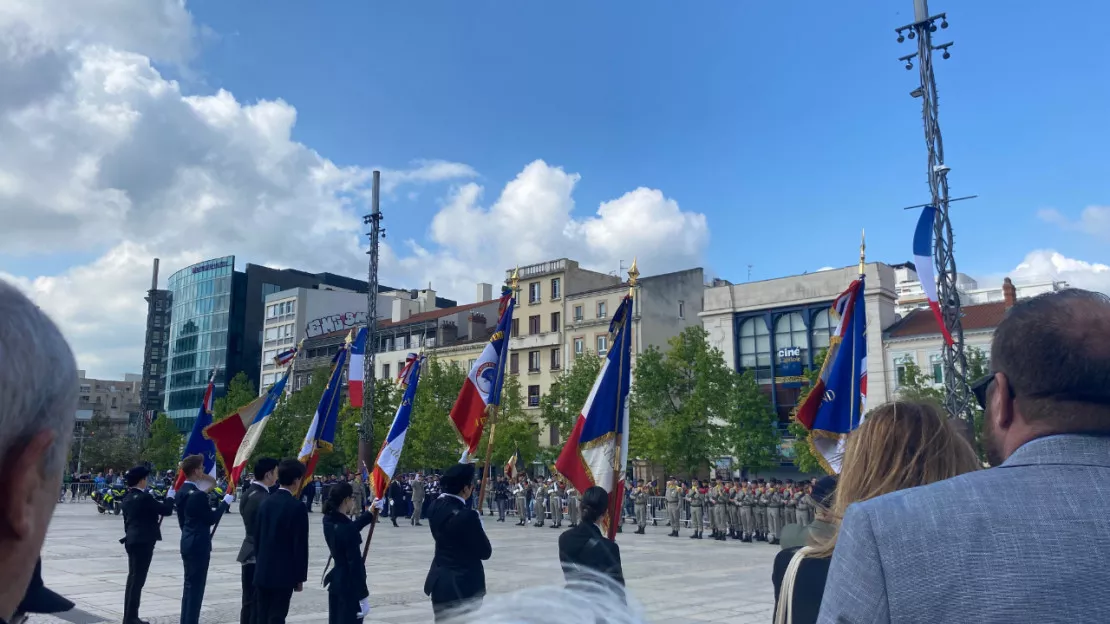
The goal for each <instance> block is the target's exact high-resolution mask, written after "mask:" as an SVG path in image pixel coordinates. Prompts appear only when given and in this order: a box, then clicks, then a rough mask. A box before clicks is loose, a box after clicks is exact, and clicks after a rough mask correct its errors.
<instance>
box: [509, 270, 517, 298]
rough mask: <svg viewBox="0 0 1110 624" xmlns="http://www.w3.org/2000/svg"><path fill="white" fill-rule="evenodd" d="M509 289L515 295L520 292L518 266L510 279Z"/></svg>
mask: <svg viewBox="0 0 1110 624" xmlns="http://www.w3.org/2000/svg"><path fill="white" fill-rule="evenodd" d="M509 288H510V289H512V291H513V294H514V295H515V294H516V293H518V292H520V266H519V265H518V266H517V267H516V268H515V269H513V275H512V277H510V278H509Z"/></svg>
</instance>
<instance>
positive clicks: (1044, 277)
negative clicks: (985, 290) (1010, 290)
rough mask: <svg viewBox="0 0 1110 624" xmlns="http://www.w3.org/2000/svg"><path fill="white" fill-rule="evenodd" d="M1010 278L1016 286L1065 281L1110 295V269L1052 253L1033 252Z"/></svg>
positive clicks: (1045, 250)
mask: <svg viewBox="0 0 1110 624" xmlns="http://www.w3.org/2000/svg"><path fill="white" fill-rule="evenodd" d="M1007 276H1008V277H1010V278H1011V279H1013V281H1014V283H1030V282H1048V281H1064V282H1067V283H1068V285H1069V286H1073V287H1075V288H1084V289H1086V290H1096V291H1099V292H1104V293H1108V294H1110V265H1105V264H1099V263H1096V262H1087V261H1084V260H1077V259H1075V258H1068V257H1067V256H1064V255H1063V254H1061V253H1059V252H1056V251H1053V250H1051V249H1038V250H1036V251H1032V252H1030V253H1029V254H1028V255H1026V256H1025V259H1024V260H1022V261H1021V264H1019V265H1018V266H1017V267H1015V268H1014V270H1013V271H1011V272H1010V273H1008V274H1007Z"/></svg>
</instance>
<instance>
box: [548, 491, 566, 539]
mask: <svg viewBox="0 0 1110 624" xmlns="http://www.w3.org/2000/svg"><path fill="white" fill-rule="evenodd" d="M547 494H548V497H549V500H550V501H551V528H553V529H557V528H559V527H561V526H563V492H562V490H560V489H559V486H558V484H556V485H553V486H551V489H550V490H548V491H547Z"/></svg>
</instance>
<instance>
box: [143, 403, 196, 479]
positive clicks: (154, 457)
mask: <svg viewBox="0 0 1110 624" xmlns="http://www.w3.org/2000/svg"><path fill="white" fill-rule="evenodd" d="M184 444H185V436H184V435H182V434H181V432H180V431H178V430H177V425H175V424H174V423H173V421H172V420H170V419H169V418H168V417H167V416H166V415H165V414H159V415H158V417H157V418H155V419H154V422H153V423H151V425H150V439H149V440H147V442H146V445H145V446H144V448H143V452H142V459H143V461H146V462H150V463H151V464H153V465H154V467H155V468H156V469H158V470H173V469H174V468H177V465H178V463H179V462H180V461H181V451H182V446H183V445H184Z"/></svg>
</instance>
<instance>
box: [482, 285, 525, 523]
mask: <svg viewBox="0 0 1110 624" xmlns="http://www.w3.org/2000/svg"><path fill="white" fill-rule="evenodd" d="M519 271H520V269H514V270H513V276H512V277H511V278H509V288H510V289H511V290H512V296H511V298H510V302H511V301H512V299H515V298H516V295H517V292H519V290H520V279H519V278H518V273H519ZM514 311H515V310H514ZM497 320H498V322H500V320H501V319H497ZM509 325H510V327H511V326H512V319H509ZM510 333H511V332H510ZM502 339H503V340H504V341H505V342H503V343H502V346H501V353H500V354H498V357H499V358H500V360H501V361H500V362H498V363H497V371H498V373H497V374H498V375H499V376H500V377H501V379H504V378H505V358H506V357H507V356H508V354H509V336H504V337H503V338H502ZM497 390H498V392H500V391H501V388H497ZM491 398H492V397H491ZM500 408H501V397H497V403H495V404H493V405H487V406H486V414H487V416H489V439H487V440H486V461H485V463H484V464H482V482H481V484H479V487H478V515H479V516H480V515H482V502H483V501H485V500H486V485H487V484H488V483H489V480H490V476H491V475H490V468H489V462H490V460H491V459H492V458H493V435H494V433H496V431H497V417H498V415H499V414H500V412H501V409H500ZM490 513H493V506H492V505H491V506H490Z"/></svg>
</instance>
